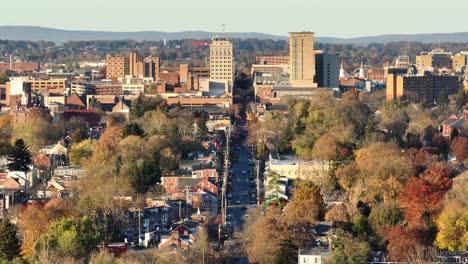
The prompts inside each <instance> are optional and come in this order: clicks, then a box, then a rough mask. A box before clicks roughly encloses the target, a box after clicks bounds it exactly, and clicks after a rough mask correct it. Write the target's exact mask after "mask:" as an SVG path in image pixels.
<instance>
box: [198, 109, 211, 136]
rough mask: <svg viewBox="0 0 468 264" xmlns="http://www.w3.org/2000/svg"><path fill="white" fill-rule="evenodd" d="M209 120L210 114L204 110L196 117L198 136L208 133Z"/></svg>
mask: <svg viewBox="0 0 468 264" xmlns="http://www.w3.org/2000/svg"><path fill="white" fill-rule="evenodd" d="M207 120H208V114H207V113H206V112H205V111H203V112H202V113H201V114H200V117H199V118H197V119H196V121H195V122H196V124H197V137H204V136H206V133H208V127H207V126H206V121H207Z"/></svg>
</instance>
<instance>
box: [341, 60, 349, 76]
mask: <svg viewBox="0 0 468 264" xmlns="http://www.w3.org/2000/svg"><path fill="white" fill-rule="evenodd" d="M343 64H344V62H343V60H341V68H340V79H341V78H346V75H347V74H346V71H345V70H344V66H343Z"/></svg>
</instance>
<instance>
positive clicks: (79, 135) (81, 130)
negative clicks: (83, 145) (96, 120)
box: [71, 126, 88, 144]
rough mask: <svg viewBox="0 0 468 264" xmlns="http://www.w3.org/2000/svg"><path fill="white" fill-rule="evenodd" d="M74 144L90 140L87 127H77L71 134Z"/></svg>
mask: <svg viewBox="0 0 468 264" xmlns="http://www.w3.org/2000/svg"><path fill="white" fill-rule="evenodd" d="M71 138H72V141H73V144H78V143H80V142H81V141H83V140H85V139H87V138H88V131H87V130H86V128H85V127H82V126H79V127H77V128H76V129H75V130H74V131H73V132H72V134H71Z"/></svg>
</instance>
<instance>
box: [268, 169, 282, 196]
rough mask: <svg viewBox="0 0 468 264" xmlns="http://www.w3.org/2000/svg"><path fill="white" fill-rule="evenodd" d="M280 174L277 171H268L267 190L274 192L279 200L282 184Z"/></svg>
mask: <svg viewBox="0 0 468 264" xmlns="http://www.w3.org/2000/svg"><path fill="white" fill-rule="evenodd" d="M279 179H280V175H279V173H277V172H276V171H272V170H270V171H268V185H267V190H269V191H271V192H272V195H273V196H274V198H275V199H276V200H277V201H279V193H280V184H279Z"/></svg>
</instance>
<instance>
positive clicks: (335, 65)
mask: <svg viewBox="0 0 468 264" xmlns="http://www.w3.org/2000/svg"><path fill="white" fill-rule="evenodd" d="M339 60H340V58H339V56H338V54H331V53H317V54H316V55H315V62H316V65H315V68H316V75H315V81H316V82H317V85H318V87H326V88H338V87H339V86H340V81H339V76H340V69H339V68H340V66H339V63H340V62H339Z"/></svg>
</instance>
